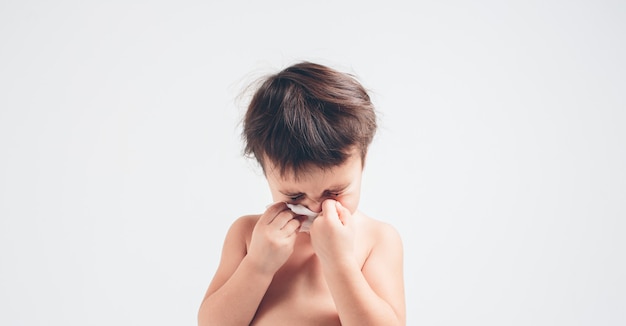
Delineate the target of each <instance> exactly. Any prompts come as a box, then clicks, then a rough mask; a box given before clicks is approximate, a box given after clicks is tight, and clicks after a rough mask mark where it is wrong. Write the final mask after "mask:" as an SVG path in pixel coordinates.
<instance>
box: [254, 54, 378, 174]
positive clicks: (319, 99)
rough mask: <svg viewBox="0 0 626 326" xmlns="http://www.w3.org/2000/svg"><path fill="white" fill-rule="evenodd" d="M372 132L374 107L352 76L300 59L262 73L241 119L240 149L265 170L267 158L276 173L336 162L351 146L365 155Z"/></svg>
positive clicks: (346, 155)
mask: <svg viewBox="0 0 626 326" xmlns="http://www.w3.org/2000/svg"><path fill="white" fill-rule="evenodd" d="M375 133H376V113H375V111H374V106H373V105H372V103H371V101H370V97H369V95H368V94H367V92H366V91H365V89H364V88H363V86H362V85H361V84H360V83H359V82H358V81H357V80H356V79H355V78H354V77H353V76H352V75H349V74H346V73H341V72H338V71H336V70H333V69H331V68H328V67H326V66H323V65H319V64H315V63H310V62H301V63H298V64H295V65H293V66H290V67H288V68H286V69H284V70H282V71H280V72H278V73H277V74H274V75H271V76H269V77H267V78H266V79H265V81H264V82H263V83H262V84H261V86H260V87H259V88H258V89H257V90H256V92H255V93H254V95H253V97H252V100H251V101H250V104H249V106H248V110H247V112H246V114H245V117H244V121H243V138H244V142H245V150H244V154H245V155H247V156H254V157H255V158H256V159H257V161H258V162H259V164H261V167H262V168H263V171H264V172H267V171H265V164H264V160H265V159H269V160H270V161H271V162H272V163H273V164H274V165H275V166H276V167H277V168H278V169H280V174H281V176H284V175H285V173H286V172H287V171H289V172H292V173H294V175H296V176H297V175H298V174H299V173H301V172H305V171H306V170H307V169H308V168H311V167H318V168H322V169H326V168H330V167H333V166H337V165H341V164H342V163H344V162H345V161H346V159H347V158H348V157H349V155H350V149H351V148H353V147H356V148H357V149H358V150H359V151H360V154H361V159H362V162H364V160H365V155H366V153H367V148H368V146H369V144H370V143H371V142H372V139H373V137H374V134H375Z"/></svg>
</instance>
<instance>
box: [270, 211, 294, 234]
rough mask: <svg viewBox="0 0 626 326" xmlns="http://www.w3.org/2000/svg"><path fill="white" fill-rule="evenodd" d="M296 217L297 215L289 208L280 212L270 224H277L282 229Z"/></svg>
mask: <svg viewBox="0 0 626 326" xmlns="http://www.w3.org/2000/svg"><path fill="white" fill-rule="evenodd" d="M294 217H295V214H294V213H293V212H292V211H291V210H289V209H287V210H284V211H282V212H280V213H278V215H276V217H275V218H274V220H273V221H272V222H271V223H270V224H272V225H275V226H277V227H278V228H279V229H281V230H282V229H283V228H284V227H285V225H287V223H289V221H291V220H293V219H294Z"/></svg>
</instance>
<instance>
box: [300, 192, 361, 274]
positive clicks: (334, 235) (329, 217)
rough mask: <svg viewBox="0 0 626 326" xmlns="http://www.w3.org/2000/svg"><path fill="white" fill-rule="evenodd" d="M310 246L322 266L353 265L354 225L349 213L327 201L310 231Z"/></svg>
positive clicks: (332, 201) (333, 202)
mask: <svg viewBox="0 0 626 326" xmlns="http://www.w3.org/2000/svg"><path fill="white" fill-rule="evenodd" d="M310 235H311V245H312V246H313V250H315V253H316V254H317V256H318V257H319V258H320V260H321V261H322V263H323V264H324V265H329V264H330V265H332V264H345V263H353V262H354V261H355V255H354V236H355V225H354V220H353V219H352V214H351V213H350V211H349V210H348V209H347V208H345V207H343V205H341V203H339V202H338V201H335V200H332V199H327V200H325V201H324V202H323V203H322V213H321V214H320V215H319V216H318V217H317V218H316V219H315V220H314V221H313V224H311V229H310Z"/></svg>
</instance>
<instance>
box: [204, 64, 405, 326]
mask: <svg viewBox="0 0 626 326" xmlns="http://www.w3.org/2000/svg"><path fill="white" fill-rule="evenodd" d="M243 127H244V128H243V129H244V130H243V136H244V140H245V145H246V147H245V152H246V154H248V155H253V156H254V157H255V158H256V160H257V161H258V162H259V164H260V165H261V167H262V169H263V172H264V174H265V177H266V179H267V182H268V185H269V188H270V191H271V194H272V198H273V200H274V202H275V203H274V204H272V205H270V206H269V207H268V208H267V210H266V211H265V212H264V213H263V214H261V215H251V216H243V217H240V218H239V219H237V220H236V221H235V222H234V223H233V224H232V226H231V227H230V229H229V231H228V233H227V235H226V239H225V241H224V247H223V249H222V257H221V260H220V264H219V266H218V268H217V271H216V273H215V275H214V277H213V280H212V281H211V283H210V285H209V288H208V290H207V292H206V295H205V297H204V300H203V301H202V304H201V305H200V309H199V313H198V324H199V325H220V326H223V325H271V326H275V325H358V326H363V325H384V326H390V325H404V324H405V303H404V280H403V265H402V264H403V252H402V242H401V239H400V237H399V235H398V233H397V232H396V230H395V229H394V228H393V227H392V226H390V225H388V224H385V223H383V222H380V221H378V220H375V219H373V218H370V217H368V216H366V215H365V214H363V213H362V212H360V211H359V210H358V209H357V207H358V204H359V198H360V191H361V175H362V171H363V167H364V164H365V157H366V154H367V149H368V146H369V144H370V143H371V141H372V138H373V136H374V133H375V131H376V115H375V112H374V107H373V105H372V103H371V102H370V99H369V96H368V95H367V93H366V91H365V90H364V88H363V87H362V86H361V84H359V83H358V82H357V81H356V80H355V79H354V78H353V77H351V76H350V75H347V74H344V73H340V72H338V71H335V70H333V69H330V68H328V67H325V66H322V65H318V64H314V63H309V62H303V63H299V64H296V65H293V66H291V67H288V68H286V69H284V70H283V71H281V72H279V73H277V74H275V75H273V76H270V77H269V78H267V79H266V80H265V82H264V83H263V84H262V85H261V86H260V87H259V89H258V90H257V91H256V93H255V94H254V96H253V98H252V100H251V103H250V105H249V107H248V110H247V112H246V115H245V118H244V124H243ZM287 204H290V206H291V207H294V206H292V205H296V204H297V205H299V206H295V207H296V208H298V209H294V211H298V212H299V214H303V213H302V209H304V211H307V210H306V208H308V210H310V211H312V212H314V213H319V215H318V216H317V217H316V218H315V219H314V220H313V223H312V224H311V225H310V227H308V228H309V230H308V232H299V231H303V230H304V229H305V228H302V230H300V228H301V224H302V223H303V222H305V223H306V221H307V217H306V216H304V215H299V214H296V213H294V211H292V210H291V209H290V208H289V207H288V206H287Z"/></svg>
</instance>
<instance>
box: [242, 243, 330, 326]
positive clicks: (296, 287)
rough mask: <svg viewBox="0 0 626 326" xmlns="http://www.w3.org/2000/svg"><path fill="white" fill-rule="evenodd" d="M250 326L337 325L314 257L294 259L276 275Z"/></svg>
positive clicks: (321, 274) (325, 286) (324, 281)
mask: <svg viewBox="0 0 626 326" xmlns="http://www.w3.org/2000/svg"><path fill="white" fill-rule="evenodd" d="M251 325H261V326H262V325H274V326H276V325H303V326H306V325H341V323H340V322H339V316H338V315H337V309H336V308H335V304H334V302H333V299H332V296H331V294H330V290H329V289H328V286H327V285H326V280H325V279H324V275H323V273H322V270H321V266H320V263H319V260H318V259H317V257H316V256H315V255H310V256H309V257H306V258H303V257H296V258H295V259H292V260H290V261H288V262H287V263H286V264H285V266H283V267H282V268H281V269H280V270H279V271H278V272H277V273H276V275H275V276H274V279H273V281H272V283H271V284H270V286H269V288H268V290H267V292H266V293H265V296H264V297H263V300H262V301H261V304H260V305H259V308H258V310H257V313H256V315H255V318H254V320H253V321H252V323H251Z"/></svg>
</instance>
